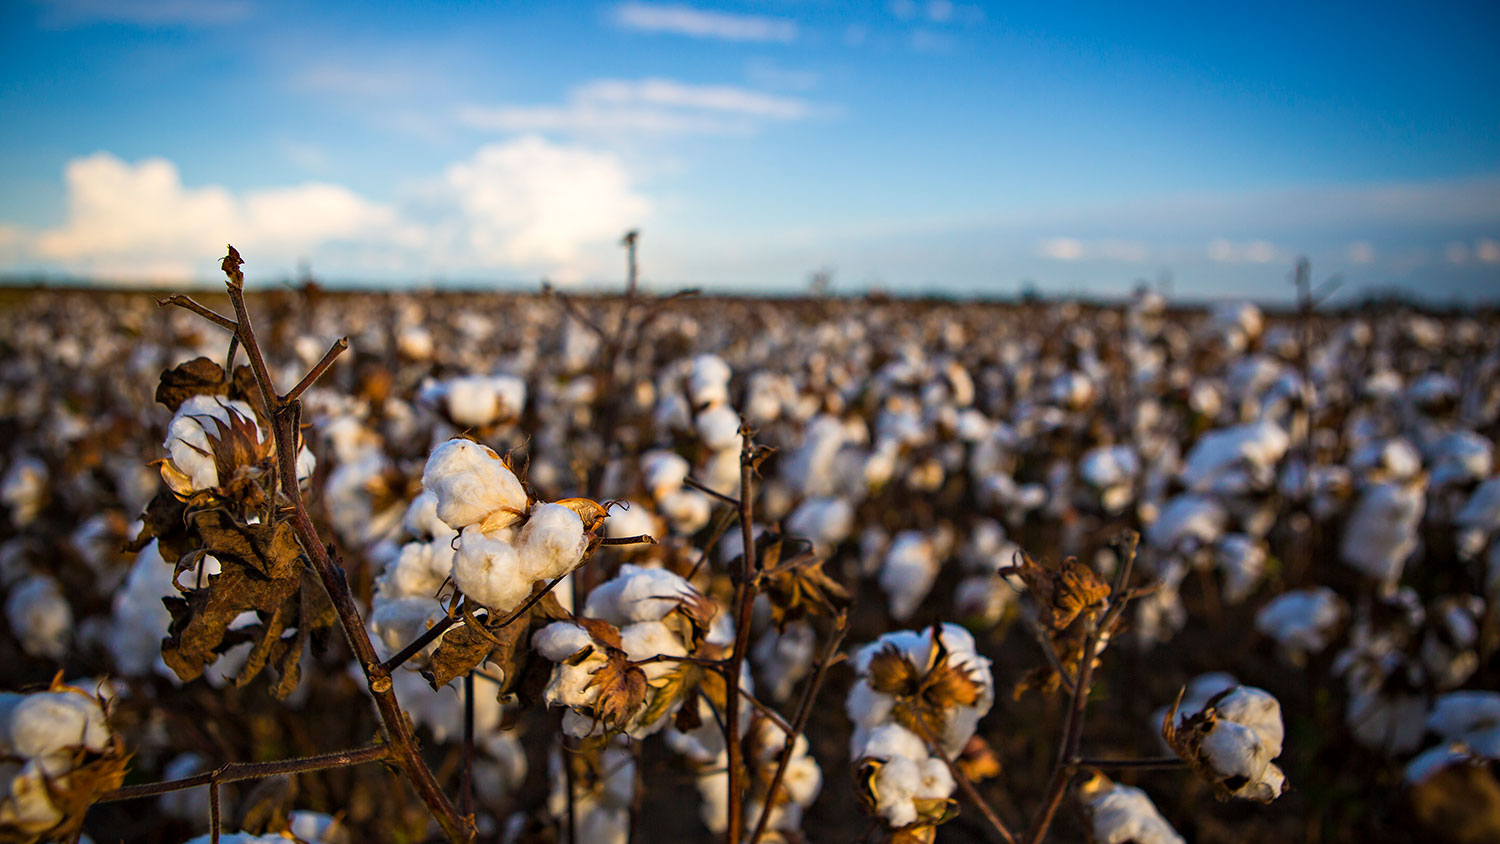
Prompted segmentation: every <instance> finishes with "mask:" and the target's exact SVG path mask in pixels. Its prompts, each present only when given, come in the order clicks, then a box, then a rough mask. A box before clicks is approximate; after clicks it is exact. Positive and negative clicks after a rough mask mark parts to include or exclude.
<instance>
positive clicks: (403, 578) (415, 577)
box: [376, 539, 453, 598]
mask: <svg viewBox="0 0 1500 844" xmlns="http://www.w3.org/2000/svg"><path fill="white" fill-rule="evenodd" d="M452 570H453V548H452V546H451V545H449V543H448V540H441V539H439V540H434V541H432V542H408V543H406V544H405V545H402V546H401V550H400V551H399V552H397V555H396V557H395V559H393V560H391V561H390V562H389V563H387V564H386V566H385V570H384V571H382V572H381V573H380V577H378V578H377V579H376V589H377V590H378V592H379V594H380V595H381V596H382V597H386V598H435V597H437V593H438V590H439V589H440V588H442V585H443V582H444V581H445V580H447V579H448V575H449V574H450V573H451V572H452Z"/></svg>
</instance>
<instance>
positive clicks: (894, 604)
mask: <svg viewBox="0 0 1500 844" xmlns="http://www.w3.org/2000/svg"><path fill="white" fill-rule="evenodd" d="M941 565H942V561H941V560H939V559H938V558H937V555H936V553H935V552H934V551H933V548H932V544H931V543H930V542H929V541H928V539H927V536H926V535H925V534H923V533H922V532H921V531H910V530H909V531H902V532H901V533H899V534H897V535H896V538H895V539H894V540H892V541H891V547H890V549H889V550H888V551H886V554H885V562H884V564H883V565H882V566H881V568H880V588H881V589H883V590H885V593H886V596H887V598H888V599H889V600H890V611H891V617H892V618H894V619H896V620H897V621H905V620H906V619H908V618H910V617H911V614H912V613H914V612H916V610H917V606H918V605H919V604H921V603H922V601H923V600H924V599H925V598H926V597H927V593H928V592H930V591H931V590H932V584H933V581H934V580H936V579H937V574H938V569H939V568H940V567H941Z"/></svg>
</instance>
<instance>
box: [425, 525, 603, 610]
mask: <svg viewBox="0 0 1500 844" xmlns="http://www.w3.org/2000/svg"><path fill="white" fill-rule="evenodd" d="M575 518H576V516H575ZM534 559H537V558H534ZM535 581H536V578H535V577H533V576H532V575H531V573H530V572H528V571H527V570H526V569H525V567H524V566H523V565H522V562H521V557H520V555H519V554H518V553H517V552H516V548H515V546H513V545H511V544H510V543H509V542H507V541H506V540H504V539H495V538H491V537H490V536H487V535H486V534H485V533H484V532H483V531H481V530H480V529H479V526H478V525H469V526H468V527H466V528H464V529H463V533H461V534H459V536H458V553H457V554H455V555H454V556H453V585H455V586H457V587H458V589H459V591H461V592H463V593H464V594H465V595H467V596H469V597H470V598H472V599H474V600H475V601H477V602H479V603H480V604H483V605H484V606H486V607H489V608H490V609H491V610H493V611H495V612H497V613H501V614H504V613H508V612H510V611H511V610H514V609H515V608H516V607H519V606H520V605H521V604H523V603H525V602H526V599H527V598H528V597H530V596H531V585H532V583H534V582H535Z"/></svg>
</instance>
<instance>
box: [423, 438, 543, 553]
mask: <svg viewBox="0 0 1500 844" xmlns="http://www.w3.org/2000/svg"><path fill="white" fill-rule="evenodd" d="M422 487H423V489H425V490H427V491H429V492H431V493H432V494H433V495H435V496H437V515H438V518H440V519H442V520H443V521H444V522H445V523H447V524H448V526H449V527H452V528H453V529H454V530H462V529H463V528H465V527H468V526H469V525H473V524H478V523H479V522H482V521H485V519H486V518H488V517H489V516H491V515H492V514H496V513H499V514H502V517H501V521H502V522H503V523H502V524H500V525H498V526H500V527H504V526H505V524H508V523H509V522H512V521H516V520H519V519H520V516H521V514H523V513H524V512H525V511H526V506H527V498H526V490H525V488H524V487H522V486H521V481H520V479H519V478H517V477H516V475H515V473H514V472H512V471H511V470H510V468H509V467H507V466H506V465H505V463H504V462H503V461H502V460H501V459H500V455H498V454H496V453H495V452H494V451H493V450H492V449H490V448H489V447H488V446H485V445H481V444H479V443H476V442H474V441H473V440H466V439H459V438H455V439H451V440H449V441H447V442H445V443H443V444H442V445H440V446H438V447H437V448H435V449H433V451H432V455H431V456H430V457H428V458H427V465H426V467H425V468H424V469H423V470H422ZM507 514H508V515H509V516H512V517H514V518H511V519H505V518H504V515H507Z"/></svg>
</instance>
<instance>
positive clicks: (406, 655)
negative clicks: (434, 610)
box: [372, 615, 459, 678]
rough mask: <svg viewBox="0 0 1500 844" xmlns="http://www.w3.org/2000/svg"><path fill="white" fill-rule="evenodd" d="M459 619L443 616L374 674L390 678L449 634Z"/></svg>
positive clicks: (454, 616) (378, 667)
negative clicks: (439, 638)
mask: <svg viewBox="0 0 1500 844" xmlns="http://www.w3.org/2000/svg"><path fill="white" fill-rule="evenodd" d="M458 619H459V617H458V616H456V615H446V616H443V617H442V618H441V619H439V620H438V622H437V623H436V624H434V625H432V626H431V627H429V628H427V629H426V630H423V631H422V635H420V636H418V637H417V638H415V639H413V640H412V641H411V642H410V643H409V644H407V646H406V647H404V648H402V649H401V650H399V651H397V652H396V653H395V654H393V655H392V656H391V658H390V659H388V660H386V661H385V662H382V663H380V664H379V665H378V666H376V668H377V669H378V672H372V673H380V674H384V675H385V676H386V677H387V678H389V677H390V674H391V672H392V671H395V670H396V669H397V668H399V667H401V666H402V665H404V664H405V663H406V661H407V660H409V659H411V658H412V657H414V656H416V655H417V654H419V653H421V652H422V649H423V648H425V647H427V646H428V645H430V644H432V643H433V642H434V641H435V640H436V639H437V638H438V637H439V636H441V635H443V634H444V633H446V632H448V628H450V627H452V626H453V625H454V624H455V623H456V622H457V621H458Z"/></svg>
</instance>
